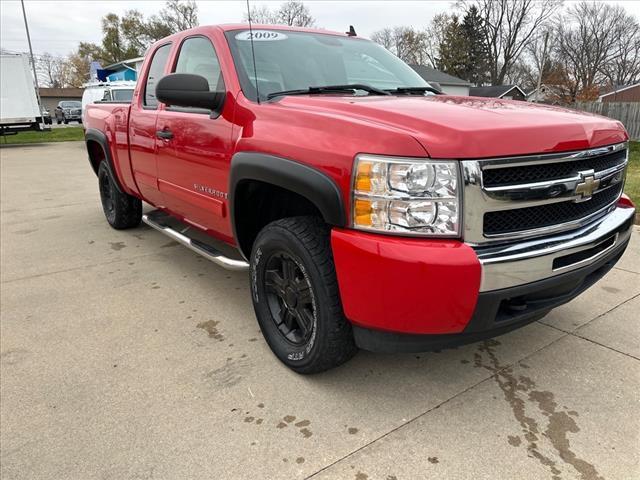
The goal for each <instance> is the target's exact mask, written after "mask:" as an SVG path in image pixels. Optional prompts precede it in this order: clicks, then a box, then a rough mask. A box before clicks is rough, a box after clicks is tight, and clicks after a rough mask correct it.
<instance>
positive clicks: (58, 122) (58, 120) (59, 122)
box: [56, 117, 62, 125]
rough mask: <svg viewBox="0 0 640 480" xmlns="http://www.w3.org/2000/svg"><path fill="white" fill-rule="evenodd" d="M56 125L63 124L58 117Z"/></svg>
mask: <svg viewBox="0 0 640 480" xmlns="http://www.w3.org/2000/svg"><path fill="white" fill-rule="evenodd" d="M56 123H57V124H58V125H60V124H61V123H62V120H60V119H59V118H58V117H56Z"/></svg>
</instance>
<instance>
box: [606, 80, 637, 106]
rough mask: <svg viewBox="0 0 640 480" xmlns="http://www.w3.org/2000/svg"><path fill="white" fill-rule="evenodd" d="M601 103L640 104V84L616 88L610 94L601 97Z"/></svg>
mask: <svg viewBox="0 0 640 480" xmlns="http://www.w3.org/2000/svg"><path fill="white" fill-rule="evenodd" d="M598 101H599V102H640V83H636V84H634V85H626V86H620V87H617V88H615V89H614V90H612V91H611V92H609V93H605V94H604V95H600V96H599V97H598Z"/></svg>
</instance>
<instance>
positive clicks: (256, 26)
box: [176, 23, 348, 37]
mask: <svg viewBox="0 0 640 480" xmlns="http://www.w3.org/2000/svg"><path fill="white" fill-rule="evenodd" d="M248 28H249V24H248V23H225V24H220V25H201V26H199V27H195V28H192V29H190V30H185V31H184V32H190V33H195V32H203V31H207V30H211V29H217V30H222V31H223V32H228V31H232V30H245V29H248ZM251 28H252V29H253V30H286V31H296V32H309V33H322V34H325V35H338V36H340V37H348V35H347V33H346V32H334V31H331V30H323V29H319V28H306V27H290V26H288V25H269V24H261V23H252V24H251ZM184 32H179V33H178V34H176V35H179V34H182V33H184Z"/></svg>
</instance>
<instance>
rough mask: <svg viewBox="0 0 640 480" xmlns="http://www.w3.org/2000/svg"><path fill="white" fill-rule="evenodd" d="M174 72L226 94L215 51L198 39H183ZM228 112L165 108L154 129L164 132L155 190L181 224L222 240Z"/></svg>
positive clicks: (225, 227)
mask: <svg viewBox="0 0 640 480" xmlns="http://www.w3.org/2000/svg"><path fill="white" fill-rule="evenodd" d="M172 73H190V74H195V75H200V76H202V77H204V78H206V79H207V81H208V83H209V88H210V90H211V91H224V90H225V85H224V80H223V77H222V71H221V68H220V63H219V61H218V56H217V55H216V51H215V48H214V46H213V44H212V42H211V40H210V39H209V38H207V37H204V36H201V35H199V36H193V37H187V38H185V39H184V40H183V42H182V44H181V45H180V48H179V51H178V54H177V57H176V61H175V65H174V68H173V70H172ZM226 107H229V105H227V106H226ZM229 113H230V112H229V108H223V111H222V114H221V115H215V114H212V112H211V111H210V110H206V109H199V108H184V107H169V106H164V108H162V109H161V110H160V112H159V113H158V122H157V129H158V131H159V132H163V133H162V135H161V136H162V137H163V139H162V140H161V145H160V147H159V152H158V153H159V155H158V186H159V188H160V191H161V192H162V195H163V198H164V203H165V205H166V207H167V208H168V209H169V210H170V211H171V212H172V213H173V214H175V215H178V216H180V217H182V218H183V219H184V220H185V221H187V222H189V223H191V224H193V225H195V226H197V227H199V228H201V229H203V230H209V231H212V232H213V233H216V234H218V236H222V237H227V236H230V235H231V232H230V231H228V230H229V228H228V220H227V219H226V217H227V214H228V208H227V181H228V165H229V162H230V154H231V151H232V144H231V134H232V123H231V122H230V119H231V115H230V114H229Z"/></svg>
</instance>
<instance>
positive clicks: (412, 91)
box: [385, 86, 442, 95]
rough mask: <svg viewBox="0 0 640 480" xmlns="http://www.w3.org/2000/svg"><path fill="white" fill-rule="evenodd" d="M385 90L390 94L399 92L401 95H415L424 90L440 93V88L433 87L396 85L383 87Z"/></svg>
mask: <svg viewBox="0 0 640 480" xmlns="http://www.w3.org/2000/svg"><path fill="white" fill-rule="evenodd" d="M385 92H388V93H390V94H394V93H396V94H401V95H416V94H421V93H425V92H431V93H434V94H436V95H441V94H442V92H441V91H440V90H437V89H435V88H433V87H427V86H424V87H398V88H391V89H385Z"/></svg>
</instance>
